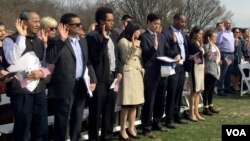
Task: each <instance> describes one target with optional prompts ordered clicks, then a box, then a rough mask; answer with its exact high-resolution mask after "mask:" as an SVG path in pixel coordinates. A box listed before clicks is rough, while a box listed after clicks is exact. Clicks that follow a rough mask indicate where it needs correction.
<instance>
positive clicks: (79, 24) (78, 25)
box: [68, 23, 82, 27]
mask: <svg viewBox="0 0 250 141" xmlns="http://www.w3.org/2000/svg"><path fill="white" fill-rule="evenodd" d="M68 25H70V26H77V27H80V26H82V23H72V24H68Z"/></svg>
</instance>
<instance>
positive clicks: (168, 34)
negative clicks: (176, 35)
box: [162, 26, 190, 71]
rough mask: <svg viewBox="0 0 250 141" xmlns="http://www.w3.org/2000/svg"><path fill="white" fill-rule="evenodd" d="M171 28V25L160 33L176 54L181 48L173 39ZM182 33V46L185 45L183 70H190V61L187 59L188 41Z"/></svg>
mask: <svg viewBox="0 0 250 141" xmlns="http://www.w3.org/2000/svg"><path fill="white" fill-rule="evenodd" d="M173 32H174V31H173V29H172V27H171V26H170V27H168V28H167V29H165V30H164V31H163V32H162V33H163V35H164V36H165V40H166V41H167V42H168V44H169V46H170V48H171V49H172V50H173V51H174V52H178V54H181V49H180V46H179V44H178V43H177V42H174V41H173ZM182 35H183V38H184V47H185V54H186V58H185V62H184V67H185V71H190V61H189V60H188V58H189V53H188V43H187V40H186V38H185V36H184V34H182Z"/></svg>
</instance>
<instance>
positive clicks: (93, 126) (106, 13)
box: [86, 7, 122, 141]
mask: <svg viewBox="0 0 250 141" xmlns="http://www.w3.org/2000/svg"><path fill="white" fill-rule="evenodd" d="M95 19H96V23H97V26H96V29H95V30H94V31H92V32H90V33H89V34H88V35H87V37H86V38H87V41H88V47H89V58H90V60H91V62H92V64H93V67H94V70H95V73H96V77H97V85H96V90H95V91H94V93H93V97H92V98H91V99H90V103H89V125H88V126H89V127H88V128H89V129H88V131H89V132H88V133H89V140H90V141H97V140H99V139H98V131H99V128H100V126H101V131H102V134H101V140H102V141H103V140H113V124H114V115H115V113H114V112H115V103H116V94H115V92H114V90H113V89H110V86H111V84H112V82H113V81H114V79H115V78H117V80H118V81H120V80H121V78H122V74H121V73H122V65H121V62H120V59H119V57H118V50H117V40H118V33H117V32H113V31H111V29H112V27H113V24H114V18H113V10H112V9H110V8H107V7H100V8H98V9H97V11H96V13H95Z"/></svg>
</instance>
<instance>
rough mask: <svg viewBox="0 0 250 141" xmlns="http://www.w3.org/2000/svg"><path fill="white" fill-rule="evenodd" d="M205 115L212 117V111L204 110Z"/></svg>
mask: <svg viewBox="0 0 250 141" xmlns="http://www.w3.org/2000/svg"><path fill="white" fill-rule="evenodd" d="M203 115H207V116H212V115H213V113H212V112H211V111H210V109H209V108H204V109H203Z"/></svg>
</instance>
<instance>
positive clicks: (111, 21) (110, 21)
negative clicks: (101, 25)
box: [105, 19, 114, 23]
mask: <svg viewBox="0 0 250 141" xmlns="http://www.w3.org/2000/svg"><path fill="white" fill-rule="evenodd" d="M105 21H106V22H109V23H113V22H114V20H113V19H112V20H105Z"/></svg>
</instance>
